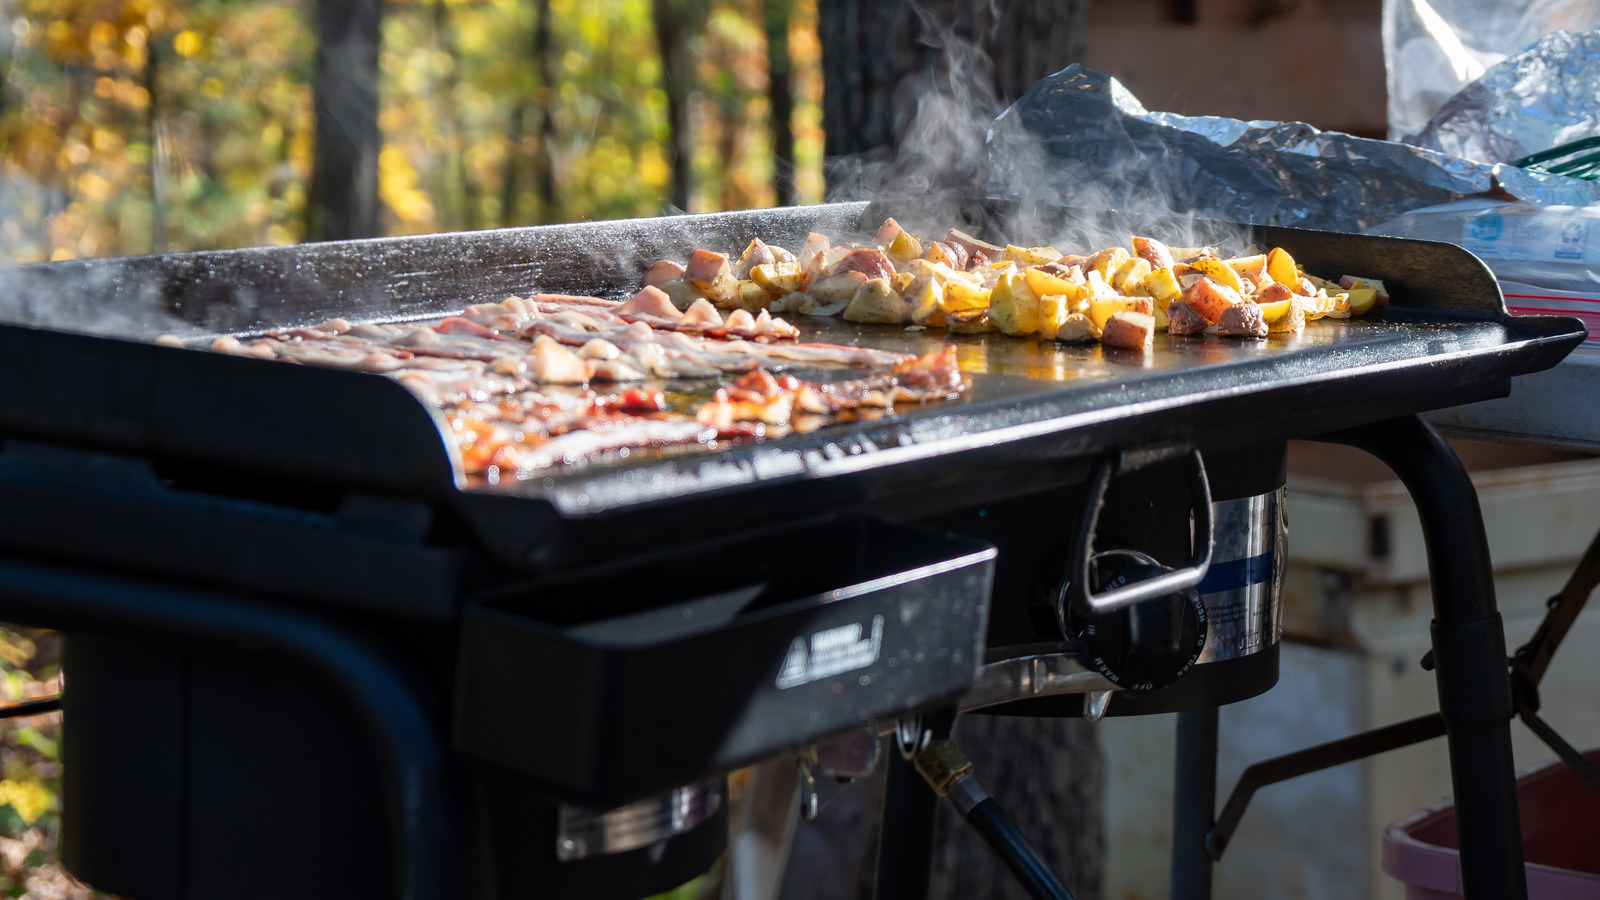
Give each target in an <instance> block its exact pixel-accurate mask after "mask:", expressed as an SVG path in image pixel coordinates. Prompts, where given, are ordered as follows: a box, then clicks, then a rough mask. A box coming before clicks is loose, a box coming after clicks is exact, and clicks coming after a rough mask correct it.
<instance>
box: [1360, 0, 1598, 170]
mask: <svg viewBox="0 0 1600 900" xmlns="http://www.w3.org/2000/svg"><path fill="white" fill-rule="evenodd" d="M1595 28H1600V0H1384V2H1383V58H1384V62H1385V64H1386V66H1387V68H1388V82H1389V137H1390V139H1391V140H1399V139H1401V138H1402V137H1404V136H1405V135H1409V134H1413V133H1415V132H1417V131H1419V130H1421V128H1422V126H1423V125H1425V124H1427V122H1428V120H1429V119H1430V118H1432V117H1433V114H1434V113H1436V112H1438V111H1439V108H1440V107H1441V106H1443V105H1444V102H1445V101H1446V100H1448V99H1449V98H1450V97H1451V96H1453V95H1454V94H1455V93H1456V92H1457V91H1459V90H1461V88H1463V87H1464V86H1466V85H1467V84H1468V83H1469V82H1472V81H1475V80H1476V79H1477V78H1478V77H1479V76H1481V75H1483V73H1485V72H1487V71H1488V70H1489V69H1490V68H1491V67H1492V66H1494V65H1495V64H1497V63H1499V62H1500V61H1501V60H1502V59H1505V58H1506V57H1507V56H1509V55H1510V54H1512V53H1515V52H1517V51H1518V50H1521V49H1522V48H1524V47H1527V46H1528V45H1530V44H1532V43H1533V42H1534V41H1536V40H1538V39H1539V38H1540V37H1541V36H1543V35H1546V34H1549V33H1550V32H1552V31H1561V30H1565V31H1589V30H1592V29H1595ZM1486 161H1487V162H1494V161H1495V160H1486Z"/></svg>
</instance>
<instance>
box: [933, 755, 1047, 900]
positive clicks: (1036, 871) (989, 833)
mask: <svg viewBox="0 0 1600 900" xmlns="http://www.w3.org/2000/svg"><path fill="white" fill-rule="evenodd" d="M915 762H916V766H917V771H918V772H920V773H921V774H922V777H923V779H925V780H926V781H927V782H928V786H929V787H931V788H933V791H934V793H936V794H938V795H939V796H941V797H946V798H948V799H949V800H950V803H951V805H952V806H954V807H955V808H956V811H957V812H959V813H961V818H963V819H966V820H967V822H968V824H970V825H972V827H973V828H976V829H977V830H978V834H980V835H982V836H983V840H984V842H985V843H987V844H988V845H989V849H991V850H993V851H994V852H995V855H997V856H999V857H1000V859H1001V860H1002V861H1003V862H1004V863H1005V864H1006V868H1008V869H1010V870H1011V874H1013V875H1015V876H1016V877H1017V881H1019V882H1020V883H1021V884H1022V886H1023V888H1025V889H1026V890H1027V892H1028V893H1029V895H1031V896H1033V897H1037V898H1039V900H1073V897H1072V894H1071V893H1070V892H1069V891H1068V890H1067V888H1066V886H1065V885H1063V884H1062V883H1061V880H1060V879H1059V878H1057V877H1056V876H1055V873H1054V872H1052V871H1050V867H1049V866H1047V865H1045V862H1044V860H1043V859H1041V858H1040V857H1039V853H1038V851H1036V850H1034V849H1033V846H1032V845H1031V844H1029V843H1028V839H1027V838H1025V837H1023V836H1022V832H1020V831H1018V830H1017V826H1016V825H1015V824H1014V823H1012V821H1011V819H1010V817H1009V816H1007V815H1006V814H1005V812H1004V811H1002V810H1001V809H1000V806H999V804H997V803H995V802H994V798H993V797H990V796H989V794H988V793H987V792H986V791H984V789H983V787H982V786H980V785H979V784H978V780H977V779H976V778H973V777H972V760H970V759H968V758H967V755H966V754H965V753H962V752H961V748H960V747H957V746H956V745H955V742H954V741H951V740H949V739H948V738H939V739H936V740H934V741H931V742H929V744H928V746H927V747H926V748H924V749H923V750H922V752H921V753H918V754H917V756H916V760H915Z"/></svg>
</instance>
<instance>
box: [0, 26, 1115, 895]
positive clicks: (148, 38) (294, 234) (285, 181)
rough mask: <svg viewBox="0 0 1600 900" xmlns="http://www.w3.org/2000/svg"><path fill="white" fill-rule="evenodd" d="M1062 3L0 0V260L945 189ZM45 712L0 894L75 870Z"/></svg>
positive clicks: (49, 667)
mask: <svg viewBox="0 0 1600 900" xmlns="http://www.w3.org/2000/svg"><path fill="white" fill-rule="evenodd" d="M1086 15H1087V0H987V2H985V3H981V4H973V3H968V2H962V0H284V2H272V0H0V265H8V264H15V263H29V262H39V261H44V260H65V259H75V258H82V257H91V256H109V255H127V254H143V253H165V252H173V251H185V250H199V249H210V248H224V247H239V246H251V245H263V244H292V243H297V242H301V241H307V240H328V239H339V238H351V237H370V236H378V235H402V234H419V233H427V232H437V231H453V230H469V229H481V228H495V227H504V226H515V225H534V224H542V223H552V222H567V221H575V220H580V219H604V218H626V217H633V216H641V215H660V214H670V213H672V212H677V211H682V212H708V211H715V210H725V209H741V208H750V207H761V206H772V205H789V204H796V203H814V202H819V201H822V200H823V199H825V198H826V199H837V198H841V197H843V196H846V195H860V194H861V193H862V192H864V191H872V190H880V189H885V188H887V189H890V190H893V189H899V190H908V189H909V190H919V191H920V190H926V189H929V188H936V187H939V186H940V185H939V184H938V183H937V182H938V181H939V180H940V179H943V180H944V181H945V182H947V184H946V185H945V186H949V185H948V182H951V181H955V182H959V183H962V184H965V185H966V186H967V187H969V188H970V185H971V183H972V179H973V178H974V177H977V176H978V172H977V171H976V170H975V169H974V165H975V162H974V161H975V160H976V159H978V158H980V157H981V156H982V138H983V128H984V126H985V125H986V123H987V122H988V121H990V120H991V119H992V118H993V116H994V115H995V114H997V113H998V112H999V111H1000V110H1001V109H1002V108H1003V107H1004V105H1005V104H1006V103H1007V102H1009V101H1010V100H1011V99H1014V98H1015V97H1017V96H1019V95H1020V94H1021V92H1022V91H1023V90H1024V89H1025V88H1026V87H1027V86H1028V85H1029V84H1031V83H1032V82H1033V81H1034V80H1036V79H1038V78H1040V77H1042V76H1044V75H1046V74H1048V73H1050V72H1053V71H1056V70H1057V69H1060V68H1062V67H1064V66H1065V65H1067V64H1068V63H1070V62H1074V61H1077V60H1080V59H1081V58H1082V57H1083V53H1084V36H1085V31H1086V26H1085V17H1086ZM930 134H931V135H932V137H931V138H930ZM910 145H914V146H910ZM908 150H909V151H910V155H909V156H908V155H907V151H908ZM908 162H909V164H910V165H909V168H908V166H907V165H902V164H903V163H908ZM911 169H914V170H915V172H916V174H917V180H916V181H915V183H906V182H904V181H902V182H901V183H899V184H898V185H896V184H894V183H893V180H894V178H895V177H896V174H897V173H898V174H900V175H904V174H905V173H906V172H907V171H910V170H911ZM930 178H931V179H932V181H930ZM978 183H981V182H978ZM59 647H60V640H59V637H58V636H57V635H54V634H52V633H49V632H43V631H34V630H28V629H17V628H11V629H5V628H0V702H15V701H19V700H22V699H25V698H40V697H48V696H51V695H54V694H56V693H57V692H58V691H59V688H60V667H59V655H60V654H59ZM61 739H62V728H61V715H60V714H59V713H55V714H51V715H46V716H33V717H26V718H20V719H7V720H4V721H0V894H4V895H5V896H8V897H21V896H25V895H26V896H33V897H40V898H53V897H69V896H85V895H86V894H87V891H86V889H84V888H83V887H81V886H80V885H77V884H76V883H74V882H72V881H71V879H70V878H68V877H67V876H65V875H64V873H63V872H62V871H61V870H60V868H59V867H57V866H55V865H54V864H53V859H54V849H55V848H54V843H55V840H56V837H57V835H58V832H59V824H60V823H59V808H60V803H59V789H60V774H61V773H60V766H59V762H58V760H59V742H60V740H61Z"/></svg>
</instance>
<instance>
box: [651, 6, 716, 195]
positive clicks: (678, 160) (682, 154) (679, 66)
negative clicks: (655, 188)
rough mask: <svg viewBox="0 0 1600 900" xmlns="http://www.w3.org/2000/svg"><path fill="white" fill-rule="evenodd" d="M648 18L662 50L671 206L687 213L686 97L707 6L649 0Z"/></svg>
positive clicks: (690, 155) (690, 179) (690, 166)
mask: <svg viewBox="0 0 1600 900" xmlns="http://www.w3.org/2000/svg"><path fill="white" fill-rule="evenodd" d="M650 13H651V18H652V19H653V20H654V24H655V29H656V43H657V44H658V45H659V46H660V48H661V88H662V90H663V91H664V92H665V93H666V95H667V124H668V126H669V127H670V128H671V132H672V135H671V137H670V139H669V141H670V142H669V145H668V150H669V153H668V155H669V156H671V157H672V205H673V206H676V207H677V208H678V209H680V210H682V211H684V212H688V211H689V203H690V200H691V199H692V196H693V193H694V134H693V132H692V131H690V128H689V94H690V93H691V92H692V90H693V88H694V54H693V53H692V52H691V48H690V46H689V45H690V42H691V41H698V38H699V35H700V32H701V31H702V30H703V29H704V27H705V24H706V17H707V15H708V14H709V13H710V6H709V4H708V3H706V2H705V0H652V2H651V4H650Z"/></svg>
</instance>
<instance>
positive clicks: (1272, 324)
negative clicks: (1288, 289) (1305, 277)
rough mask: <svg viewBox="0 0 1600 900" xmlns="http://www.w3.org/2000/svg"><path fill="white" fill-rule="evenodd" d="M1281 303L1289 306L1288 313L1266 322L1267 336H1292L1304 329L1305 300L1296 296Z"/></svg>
mask: <svg viewBox="0 0 1600 900" xmlns="http://www.w3.org/2000/svg"><path fill="white" fill-rule="evenodd" d="M1282 302H1284V303H1287V304H1289V311H1288V312H1286V313H1284V314H1283V315H1281V316H1279V317H1278V318H1276V319H1273V320H1271V321H1269V322H1267V333H1268V334H1292V333H1294V332H1296V331H1299V330H1300V329H1302V328H1304V327H1306V300H1305V298H1304V297H1298V296H1296V297H1291V298H1290V299H1288V300H1284V301H1282ZM1265 311H1266V310H1265V309H1263V310H1262V312H1265Z"/></svg>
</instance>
